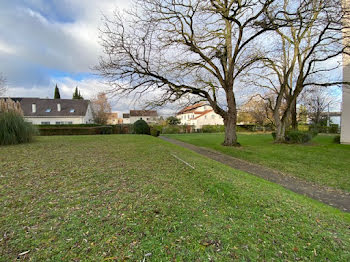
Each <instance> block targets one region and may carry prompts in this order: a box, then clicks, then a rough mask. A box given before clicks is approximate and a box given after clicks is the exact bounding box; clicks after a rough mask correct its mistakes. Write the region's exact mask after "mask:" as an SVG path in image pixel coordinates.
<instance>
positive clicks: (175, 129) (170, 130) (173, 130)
mask: <svg viewBox="0 0 350 262" xmlns="http://www.w3.org/2000/svg"><path fill="white" fill-rule="evenodd" d="M162 133H163V134H180V133H181V128H180V127H179V126H165V127H163V130H162Z"/></svg>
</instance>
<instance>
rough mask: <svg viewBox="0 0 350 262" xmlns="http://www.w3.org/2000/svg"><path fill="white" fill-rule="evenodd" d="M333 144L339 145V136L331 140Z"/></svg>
mask: <svg viewBox="0 0 350 262" xmlns="http://www.w3.org/2000/svg"><path fill="white" fill-rule="evenodd" d="M333 143H335V144H340V136H339V135H337V136H335V137H334V138H333Z"/></svg>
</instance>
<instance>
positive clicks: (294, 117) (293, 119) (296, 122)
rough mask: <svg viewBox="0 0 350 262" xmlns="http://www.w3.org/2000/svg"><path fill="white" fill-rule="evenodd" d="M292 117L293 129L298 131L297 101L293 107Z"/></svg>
mask: <svg viewBox="0 0 350 262" xmlns="http://www.w3.org/2000/svg"><path fill="white" fill-rule="evenodd" d="M291 107H292V109H291V115H292V129H293V130H297V129H298V120H297V101H296V100H295V101H294V102H293V103H292V105H291Z"/></svg>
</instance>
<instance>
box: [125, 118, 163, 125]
mask: <svg viewBox="0 0 350 262" xmlns="http://www.w3.org/2000/svg"><path fill="white" fill-rule="evenodd" d="M129 119H130V124H133V123H135V122H136V121H137V120H140V119H142V120H144V121H146V122H147V123H148V124H155V123H157V122H158V119H159V117H158V116H130V118H129Z"/></svg>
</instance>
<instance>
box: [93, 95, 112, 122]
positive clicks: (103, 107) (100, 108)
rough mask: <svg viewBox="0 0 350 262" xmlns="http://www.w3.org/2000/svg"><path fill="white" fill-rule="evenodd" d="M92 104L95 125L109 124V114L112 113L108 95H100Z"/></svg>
mask: <svg viewBox="0 0 350 262" xmlns="http://www.w3.org/2000/svg"><path fill="white" fill-rule="evenodd" d="M91 104H92V115H93V118H94V121H95V123H96V124H101V125H105V124H107V120H108V113H111V111H112V107H111V105H110V103H109V102H108V98H107V95H106V94H105V93H98V94H97V97H96V98H94V99H92V101H91Z"/></svg>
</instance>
